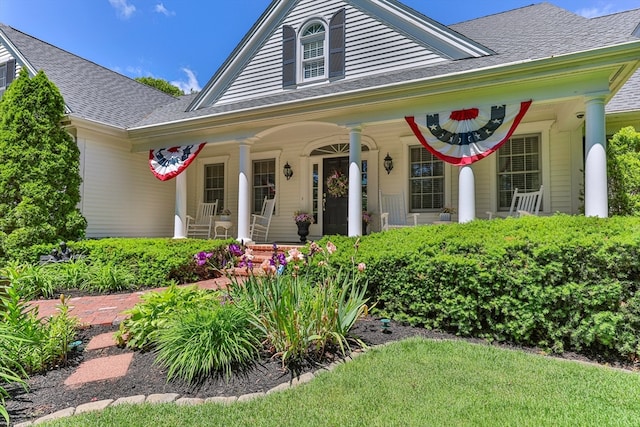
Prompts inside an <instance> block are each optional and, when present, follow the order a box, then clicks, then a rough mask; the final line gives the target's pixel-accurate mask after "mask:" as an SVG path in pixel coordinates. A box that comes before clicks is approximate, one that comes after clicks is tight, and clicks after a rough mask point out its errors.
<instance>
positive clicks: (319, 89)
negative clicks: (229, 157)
mask: <svg viewBox="0 0 640 427" xmlns="http://www.w3.org/2000/svg"><path fill="white" fill-rule="evenodd" d="M276 3H277V1H274V2H272V4H271V6H270V7H274V5H275V4H276ZM394 3H396V4H398V3H397V2H394ZM403 10H405V11H407V10H408V11H411V9H409V8H407V7H404V9H403ZM265 13H266V14H268V13H270V11H269V9H268V10H267V12H265ZM413 13H417V12H413ZM261 19H264V15H263V17H261ZM609 19H614V18H609ZM631 21H632V18H629V20H628V23H627V24H626V26H624V28H619V27H616V26H615V25H609V26H607V28H606V31H603V26H605V24H606V19H605V18H599V19H587V18H584V17H581V16H578V15H576V14H574V13H572V12H569V11H567V10H565V9H562V8H560V7H557V6H554V5H552V4H550V3H538V4H534V5H530V6H526V7H522V8H518V9H514V10H510V11H506V12H502V13H498V14H494V15H489V16H486V17H482V18H478V19H474V20H470V21H465V22H461V23H458V24H455V25H451V26H450V27H449V28H450V29H451V30H452V31H453V32H454V33H458V34H459V35H460V36H462V37H464V38H465V39H467V40H475V41H476V42H477V43H478V45H479V46H485V47H486V48H487V49H488V50H490V51H491V52H492V54H490V55H485V56H479V57H469V58H466V59H459V60H446V61H441V62H438V63H436V64H433V65H430V66H428V67H425V66H417V67H413V68H407V69H402V70H395V71H388V72H384V73H378V74H373V75H366V76H363V77H360V78H356V79H342V80H337V81H332V82H331V83H330V84H325V85H313V86H303V87H298V88H297V89H295V90H289V91H280V92H278V93H273V94H269V95H265V96H258V97H254V98H246V99H241V100H237V101H235V102H229V103H225V104H219V105H216V104H214V105H212V106H209V107H206V108H200V109H197V110H193V108H192V107H193V106H198V105H202V101H203V100H204V99H205V98H206V96H207V94H202V95H201V96H198V97H197V99H196V100H194V102H192V103H191V105H190V108H189V109H186V110H185V109H182V107H183V106H184V104H183V103H182V102H181V103H176V104H172V105H168V106H166V107H164V108H161V109H158V110H156V111H154V113H153V114H151V115H150V116H148V117H147V118H145V119H144V120H142V121H141V122H139V123H138V126H137V127H148V126H153V125H156V124H162V123H171V122H175V121H182V120H189V119H195V118H199V117H204V116H221V115H225V114H228V113H232V112H245V111H251V110H254V109H257V108H262V107H268V106H276V105H286V104H291V103H295V102H299V101H304V100H313V99H318V100H319V99H324V98H327V97H330V96H335V95H339V94H349V93H355V92H363V91H367V90H371V89H375V88H383V87H393V86H396V85H402V84H405V83H409V82H416V81H426V80H430V79H431V80H433V79H440V78H446V77H449V76H456V75H461V74H465V73H474V72H477V71H478V70H487V69H493V68H496V67H502V66H507V65H510V64H517V63H526V62H530V61H535V60H540V59H547V58H554V57H560V56H563V55H569V54H575V53H579V52H588V51H592V50H596V49H600V48H605V47H609V46H613V45H618V44H623V43H627V42H632V41H638V39H637V38H636V37H634V36H633V35H632V30H628V28H630V27H631ZM259 23H260V20H259V22H258V23H257V24H256V25H258V26H259ZM254 27H255V26H254ZM249 34H253V33H252V32H251V31H250V32H249ZM246 39H247V38H246V37H245V39H244V40H243V42H244V41H246ZM242 47H243V46H242V45H239V46H238V48H237V50H241V49H242ZM233 57H234V55H233V54H232V56H231V57H230V60H231V59H233ZM225 66H229V63H227V64H226V65H225ZM225 66H223V68H224V67H225ZM221 72H223V71H221ZM221 72H219V73H218V74H216V76H214V79H212V81H210V83H209V88H210V87H211V86H212V85H213V84H215V79H216V78H217V77H219V76H220V73H221Z"/></svg>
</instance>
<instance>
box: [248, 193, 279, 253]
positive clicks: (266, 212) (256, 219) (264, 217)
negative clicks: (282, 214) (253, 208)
mask: <svg viewBox="0 0 640 427" xmlns="http://www.w3.org/2000/svg"><path fill="white" fill-rule="evenodd" d="M275 206H276V199H268V198H266V197H265V198H264V202H262V210H261V212H260V215H257V214H252V215H251V228H250V230H249V234H250V236H251V240H253V241H254V242H266V241H267V238H268V237H269V226H270V225H271V217H272V216H273V210H274V208H275Z"/></svg>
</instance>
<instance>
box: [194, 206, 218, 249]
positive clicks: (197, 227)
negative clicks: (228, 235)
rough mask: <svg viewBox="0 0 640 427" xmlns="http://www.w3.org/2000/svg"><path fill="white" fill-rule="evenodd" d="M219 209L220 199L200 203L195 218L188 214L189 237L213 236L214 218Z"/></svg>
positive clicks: (205, 237)
mask: <svg viewBox="0 0 640 427" xmlns="http://www.w3.org/2000/svg"><path fill="white" fill-rule="evenodd" d="M217 211H218V200H216V201H215V202H213V203H200V204H199V205H198V210H197V211H196V216H195V218H194V217H192V216H191V215H187V237H193V238H204V239H210V238H211V230H212V229H213V223H214V219H213V217H214V216H216V213H217Z"/></svg>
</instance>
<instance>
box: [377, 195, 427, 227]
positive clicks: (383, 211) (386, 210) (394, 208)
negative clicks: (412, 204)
mask: <svg viewBox="0 0 640 427" xmlns="http://www.w3.org/2000/svg"><path fill="white" fill-rule="evenodd" d="M419 215H420V214H419V213H410V214H408V213H407V205H406V204H405V202H404V193H399V194H384V193H382V192H380V230H381V231H387V230H389V229H390V228H399V227H414V226H416V225H418V216H419Z"/></svg>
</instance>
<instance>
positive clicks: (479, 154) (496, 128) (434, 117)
mask: <svg viewBox="0 0 640 427" xmlns="http://www.w3.org/2000/svg"><path fill="white" fill-rule="evenodd" d="M530 105H531V101H525V102H521V103H520V104H515V105H495V106H492V107H490V108H485V109H483V110H481V109H479V108H469V109H464V110H456V111H447V112H441V113H434V114H427V115H426V116H425V118H424V120H421V119H416V118H415V117H413V116H407V117H405V120H406V121H407V123H408V124H409V126H410V127H411V130H413V133H414V134H415V136H416V138H418V141H420V143H421V144H422V145H423V146H424V147H425V148H426V149H427V150H429V151H430V152H431V153H432V154H433V155H434V156H436V157H438V158H439V159H441V160H444V161H445V162H447V163H451V164H453V165H458V166H463V165H470V164H471V163H474V162H477V161H478V160H481V159H483V158H485V157H487V156H488V155H490V154H491V153H493V152H494V151H496V150H497V149H498V148H500V146H502V144H504V143H505V141H507V140H508V139H509V138H510V137H511V135H513V132H515V130H516V128H517V127H518V124H520V121H521V120H522V118H523V117H524V115H525V114H526V112H527V110H528V109H529V106H530Z"/></svg>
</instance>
